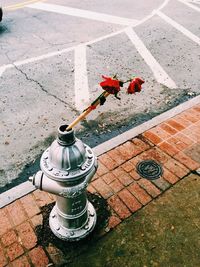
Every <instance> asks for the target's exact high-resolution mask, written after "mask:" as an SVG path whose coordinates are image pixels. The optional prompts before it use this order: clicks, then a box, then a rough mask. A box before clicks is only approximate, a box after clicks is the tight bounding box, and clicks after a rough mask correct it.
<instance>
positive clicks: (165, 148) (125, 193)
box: [0, 105, 200, 267]
mask: <svg viewBox="0 0 200 267" xmlns="http://www.w3.org/2000/svg"><path fill="white" fill-rule="evenodd" d="M144 159H154V160H156V161H157V162H159V163H160V164H161V165H162V167H163V170H164V172H163V176H162V177H161V178H159V179H157V180H154V181H149V180H146V179H144V178H141V177H140V176H139V175H138V174H137V172H136V171H135V166H136V164H137V163H138V162H140V161H141V160H144ZM199 167H200V105H197V106H195V107H193V108H191V109H189V110H187V111H184V112H182V113H181V114H179V115H177V116H175V117H173V118H172V119H170V120H167V121H165V122H164V123H162V124H160V125H158V126H156V127H154V128H152V129H150V130H148V131H146V132H145V133H143V134H142V135H140V136H137V137H136V138H134V139H132V140H129V141H127V142H126V143H124V144H122V145H120V146H118V147H116V148H115V149H113V150H111V151H109V152H107V153H105V154H103V155H101V156H100V157H99V168H98V171H97V174H96V175H95V177H94V178H93V181H92V183H91V184H90V185H89V186H88V191H89V192H91V193H97V194H100V195H101V196H102V197H103V198H104V199H106V200H107V203H108V204H109V206H110V209H111V214H112V215H111V217H110V218H109V222H108V225H107V226H106V227H105V229H104V233H107V232H108V231H109V229H111V228H115V227H116V226H117V225H118V224H119V223H120V222H122V221H123V220H125V219H126V218H127V217H129V216H131V214H133V213H135V212H137V210H139V209H141V208H142V207H144V206H145V205H147V204H148V203H149V202H150V201H153V200H154V199H155V198H157V197H158V196H159V195H161V194H163V193H164V192H165V191H166V190H167V189H169V188H170V187H172V186H173V185H174V184H175V183H177V182H178V181H179V180H180V179H182V178H184V177H185V176H186V175H187V174H189V173H190V172H193V171H195V170H196V169H198V168H199ZM54 201H55V199H54V196H53V195H50V194H48V193H46V192H41V191H39V190H36V191H34V192H33V193H31V194H28V195H26V196H24V197H22V198H21V199H19V200H16V201H15V202H13V203H11V204H9V205H8V206H6V207H4V208H2V209H1V210H0V238H1V239H0V266H13V267H17V266H36V267H39V266H47V265H48V266H58V265H59V264H60V263H61V261H62V260H63V259H62V257H61V256H60V257H59V250H58V249H57V248H56V247H54V246H48V247H42V246H39V245H38V244H37V237H36V234H35V231H34V230H35V227H36V226H37V225H41V224H42V215H41V207H43V206H44V205H46V204H49V203H52V202H54ZM55 255H56V256H55Z"/></svg>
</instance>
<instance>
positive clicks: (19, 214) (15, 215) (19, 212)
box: [7, 200, 26, 225]
mask: <svg viewBox="0 0 200 267" xmlns="http://www.w3.org/2000/svg"><path fill="white" fill-rule="evenodd" d="M7 211H8V214H9V216H10V218H11V220H12V222H13V224H14V225H18V224H20V223H22V222H24V221H25V220H26V213H25V211H24V209H23V207H22V204H21V202H20V201H19V200H17V201H15V202H14V203H11V204H10V205H8V206H7Z"/></svg>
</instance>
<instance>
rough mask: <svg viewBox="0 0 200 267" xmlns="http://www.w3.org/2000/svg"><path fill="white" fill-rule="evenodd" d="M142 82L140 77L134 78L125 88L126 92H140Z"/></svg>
mask: <svg viewBox="0 0 200 267" xmlns="http://www.w3.org/2000/svg"><path fill="white" fill-rule="evenodd" d="M143 83H144V81H143V80H142V79H140V78H134V79H133V80H132V81H131V82H130V84H129V86H128V89H127V93H128V94H134V93H136V92H140V91H141V89H142V84H143Z"/></svg>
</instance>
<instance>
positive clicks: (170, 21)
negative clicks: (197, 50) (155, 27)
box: [156, 11, 200, 45]
mask: <svg viewBox="0 0 200 267" xmlns="http://www.w3.org/2000/svg"><path fill="white" fill-rule="evenodd" d="M156 14H158V16H160V17H161V18H162V19H164V20H165V21H166V22H167V23H168V24H170V25H172V27H174V28H175V29H177V30H178V31H180V32H181V33H182V34H184V35H185V36H187V37H188V38H189V39H190V40H192V41H194V42H195V43H197V44H198V45H200V38H199V37H197V36H196V35H194V34H193V33H192V32H190V31H188V30H187V29H186V28H184V27H183V26H182V25H180V24H179V23H177V22H176V21H174V20H173V19H171V18H170V17H168V16H166V15H165V14H163V13H162V12H160V11H156Z"/></svg>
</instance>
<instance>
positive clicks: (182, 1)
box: [178, 0, 200, 12]
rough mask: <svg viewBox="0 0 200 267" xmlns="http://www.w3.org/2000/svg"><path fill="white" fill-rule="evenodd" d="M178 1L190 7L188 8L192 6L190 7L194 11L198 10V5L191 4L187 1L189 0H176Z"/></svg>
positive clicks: (199, 10) (199, 9)
mask: <svg viewBox="0 0 200 267" xmlns="http://www.w3.org/2000/svg"><path fill="white" fill-rule="evenodd" d="M178 1H179V2H181V3H182V4H184V5H186V6H188V7H190V8H192V9H194V10H195V11H198V12H200V8H199V7H197V6H195V5H193V4H191V3H189V2H187V1H184V0H178ZM197 3H198V2H197ZM198 4H199V3H198Z"/></svg>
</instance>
